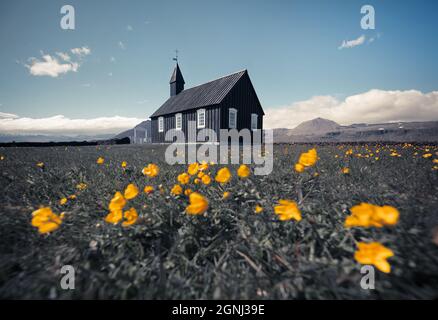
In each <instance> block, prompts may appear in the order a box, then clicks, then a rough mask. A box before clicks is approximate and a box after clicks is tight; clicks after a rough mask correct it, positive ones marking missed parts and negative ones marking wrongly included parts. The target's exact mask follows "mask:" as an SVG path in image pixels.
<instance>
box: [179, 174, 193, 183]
mask: <svg viewBox="0 0 438 320" xmlns="http://www.w3.org/2000/svg"><path fill="white" fill-rule="evenodd" d="M189 181H190V176H189V175H188V174H187V173H185V172H184V173H181V174H180V175H178V182H179V183H181V184H187V183H189Z"/></svg>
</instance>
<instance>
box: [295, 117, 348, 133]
mask: <svg viewBox="0 0 438 320" xmlns="http://www.w3.org/2000/svg"><path fill="white" fill-rule="evenodd" d="M340 128H341V126H340V125H339V124H337V123H336V122H334V121H331V120H327V119H323V118H316V119H313V120H309V121H304V122H302V123H301V124H299V125H298V126H297V127H295V128H293V129H291V131H290V133H291V134H294V135H302V134H305V135H319V134H323V133H326V132H330V131H336V130H338V129H340Z"/></svg>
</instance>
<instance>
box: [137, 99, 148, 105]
mask: <svg viewBox="0 0 438 320" xmlns="http://www.w3.org/2000/svg"><path fill="white" fill-rule="evenodd" d="M148 102H149V100H147V99H145V100H139V101H137V104H145V103H148Z"/></svg>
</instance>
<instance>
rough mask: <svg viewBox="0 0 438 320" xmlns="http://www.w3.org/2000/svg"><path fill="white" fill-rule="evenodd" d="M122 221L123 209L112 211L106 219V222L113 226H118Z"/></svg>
mask: <svg viewBox="0 0 438 320" xmlns="http://www.w3.org/2000/svg"><path fill="white" fill-rule="evenodd" d="M122 219H123V213H122V209H119V210H114V211H111V212H110V213H108V215H107V216H106V217H105V221H106V222H108V223H112V224H117V223H119V222H120V220H122Z"/></svg>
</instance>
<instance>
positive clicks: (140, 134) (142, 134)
mask: <svg viewBox="0 0 438 320" xmlns="http://www.w3.org/2000/svg"><path fill="white" fill-rule="evenodd" d="M134 128H135V135H136V140H137V141H134ZM134 128H132V129H129V130H126V131H123V132H121V133H119V134H118V135H116V136H115V137H114V138H115V139H121V138H129V139H131V141H132V142H134V143H135V142H137V143H139V142H147V143H148V142H150V139H151V120H145V121H143V122H141V123H139V124H138V125H136V126H135V127H134ZM143 139H145V140H143Z"/></svg>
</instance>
